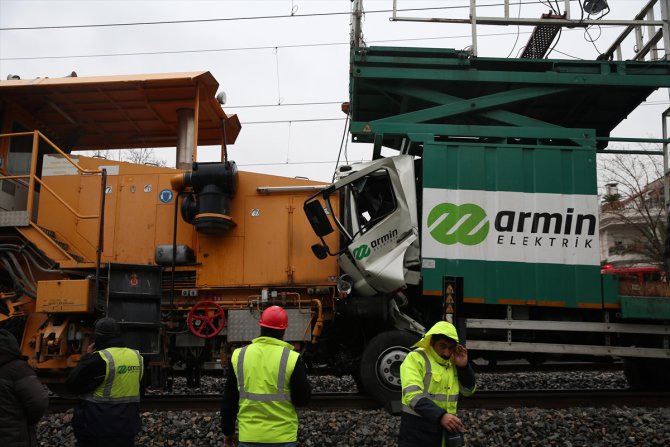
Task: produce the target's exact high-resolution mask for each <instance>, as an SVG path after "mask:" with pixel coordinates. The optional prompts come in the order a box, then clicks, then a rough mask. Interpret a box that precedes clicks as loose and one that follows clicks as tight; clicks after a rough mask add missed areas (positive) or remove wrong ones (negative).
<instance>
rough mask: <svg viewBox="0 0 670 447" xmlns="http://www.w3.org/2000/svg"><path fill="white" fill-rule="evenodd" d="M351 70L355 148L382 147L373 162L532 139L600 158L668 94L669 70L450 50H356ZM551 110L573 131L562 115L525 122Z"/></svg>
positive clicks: (663, 66)
mask: <svg viewBox="0 0 670 447" xmlns="http://www.w3.org/2000/svg"><path fill="white" fill-rule="evenodd" d="M351 63H352V67H351V83H350V95H351V98H350V100H351V113H352V121H351V125H350V131H351V133H352V136H353V138H354V140H355V141H361V142H372V143H374V150H373V155H374V158H378V157H379V156H380V155H381V148H382V146H388V147H392V148H396V149H397V148H399V146H400V141H401V140H402V139H403V138H404V139H406V140H407V141H411V142H412V143H413V144H414V145H420V144H421V143H423V142H427V141H435V140H436V139H437V138H440V137H445V138H452V137H468V138H500V139H501V140H503V139H515V138H516V139H528V138H534V139H537V142H538V144H541V142H542V141H544V142H545V143H548V144H545V145H547V146H549V145H553V144H564V140H568V142H569V144H573V145H574V146H576V147H578V146H585V147H588V146H591V145H592V143H593V141H594V138H597V141H598V145H599V146H598V147H599V149H601V150H602V149H603V148H604V147H606V145H607V143H608V141H607V139H608V137H609V132H610V131H611V130H612V129H613V128H614V127H616V125H617V124H618V123H619V122H620V121H621V120H622V119H623V118H625V116H627V115H628V113H630V111H632V110H633V109H634V108H635V107H637V105H639V103H640V102H641V101H643V100H644V99H645V98H646V97H647V96H648V95H649V94H650V93H651V92H652V91H654V90H655V89H657V88H659V87H670V76H668V75H670V63H668V62H665V61H659V62H654V63H648V62H644V63H641V62H630V61H627V62H612V61H566V60H519V59H499V58H469V57H468V54H467V53H465V52H460V51H456V50H450V49H431V48H398V47H370V48H353V49H352V53H351ZM594 97H597V98H600V99H602V100H603V103H605V101H609V102H608V103H605V104H603V109H604V111H605V112H608V113H600V115H602V117H601V116H598V114H590V113H588V112H589V110H591V109H590V107H592V106H593V105H594V104H593V103H597V102H598V101H592V99H593V98H594ZM614 98H616V100H615V101H613V99H614ZM412 102H414V103H415V104H414V105H412V104H411V103H412ZM580 102H582V104H580ZM583 103H587V104H583ZM375 107H377V108H378V109H379V110H375ZM552 107H555V108H560V110H564V112H565V114H566V115H569V116H570V118H571V120H570V121H571V123H572V124H571V125H566V124H564V123H561V122H556V121H561V118H562V117H561V116H560V115H556V113H547V116H548V117H549V118H553V120H552V119H541V118H538V117H537V116H533V115H537V113H525V112H535V111H537V110H541V109H542V108H545V109H547V110H549V109H550V108H552ZM617 107H618V109H616V108H617ZM514 109H517V110H514ZM519 110H522V111H523V112H524V113H520V112H519ZM580 114H582V115H584V118H589V119H591V118H594V116H592V115H596V116H595V118H596V120H593V119H591V120H590V121H589V119H582V118H581V117H580V116H579V115H580ZM540 115H542V113H540ZM601 118H602V122H600V121H599V120H601ZM580 121H584V124H583V125H579V122H580ZM575 123H577V125H575ZM594 124H597V126H596V125H594ZM415 147H416V146H415Z"/></svg>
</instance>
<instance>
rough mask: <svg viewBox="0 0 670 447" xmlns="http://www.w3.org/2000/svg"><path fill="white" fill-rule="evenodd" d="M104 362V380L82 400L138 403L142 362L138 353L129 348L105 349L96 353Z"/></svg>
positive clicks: (142, 371) (142, 368)
mask: <svg viewBox="0 0 670 447" xmlns="http://www.w3.org/2000/svg"><path fill="white" fill-rule="evenodd" d="M97 353H98V354H99V355H100V357H102V359H103V360H104V361H105V363H106V365H107V369H106V371H105V378H104V380H103V381H102V383H101V384H100V386H98V387H97V388H96V389H95V390H94V391H93V392H92V393H91V394H87V395H85V396H84V399H86V400H89V401H92V402H98V403H112V404H114V403H126V402H139V401H140V381H141V380H142V375H143V373H144V361H143V359H142V356H141V355H140V353H139V352H138V351H135V350H134V349H129V348H107V349H103V350H101V351H98V352H97Z"/></svg>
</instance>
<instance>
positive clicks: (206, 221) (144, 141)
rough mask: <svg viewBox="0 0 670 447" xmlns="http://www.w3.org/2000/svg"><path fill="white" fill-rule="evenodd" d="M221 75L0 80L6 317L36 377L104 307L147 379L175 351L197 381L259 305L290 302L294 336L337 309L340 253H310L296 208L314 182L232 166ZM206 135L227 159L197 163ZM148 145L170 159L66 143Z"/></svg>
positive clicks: (317, 329)
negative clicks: (130, 157)
mask: <svg viewBox="0 0 670 447" xmlns="http://www.w3.org/2000/svg"><path fill="white" fill-rule="evenodd" d="M217 88H218V83H217V82H216V80H215V79H214V77H213V76H212V75H211V74H210V73H209V72H197V73H176V74H161V75H142V76H113V77H93V78H79V77H69V78H63V79H48V78H47V79H36V80H35V79H31V80H8V81H1V82H0V123H1V125H2V127H1V129H0V170H1V177H0V325H1V326H2V327H5V328H7V329H9V330H11V331H12V332H14V333H15V335H16V336H17V337H18V338H19V339H20V340H21V351H22V353H23V354H25V355H27V356H28V357H29V361H30V364H31V365H32V366H33V367H34V368H35V369H36V370H37V371H38V373H39V374H40V375H41V376H42V377H43V378H44V379H45V380H47V381H52V382H61V381H62V380H63V378H64V377H65V375H66V373H67V371H68V368H71V367H72V366H74V365H75V364H76V362H77V361H78V359H79V358H80V356H81V354H82V353H83V352H84V349H85V348H86V346H87V345H88V344H89V343H91V342H92V327H93V323H94V322H95V320H96V319H97V318H100V317H102V316H111V317H114V318H116V319H117V320H118V321H119V322H120V324H121V325H122V328H123V336H124V338H125V341H126V342H127V343H128V345H129V346H131V347H134V348H137V349H139V350H140V351H141V352H142V353H143V354H145V356H146V357H147V358H148V359H150V362H148V363H149V364H150V365H151V367H150V368H151V370H150V373H152V379H153V381H154V383H160V382H163V381H164V379H165V372H166V371H167V370H168V369H169V368H170V367H172V366H174V365H182V366H184V367H185V368H186V369H187V371H188V372H189V374H188V377H189V384H191V385H195V384H197V382H198V380H199V377H200V370H201V369H200V367H201V366H202V364H203V363H204V362H206V361H209V360H218V358H222V359H224V360H225V359H226V354H227V353H229V352H230V351H231V349H232V348H233V347H235V346H236V345H239V344H242V343H246V342H248V341H249V340H251V339H252V338H253V337H255V336H257V334H258V332H259V331H258V323H257V322H258V318H259V315H260V312H261V311H262V309H263V308H265V307H266V306H269V305H272V304H280V305H282V306H284V307H285V308H286V309H287V311H288V313H289V318H290V326H289V330H288V333H287V336H286V337H287V340H288V341H291V342H294V343H295V344H296V346H297V347H298V349H300V350H304V349H305V347H306V346H307V345H310V344H316V343H318V342H319V338H320V336H321V334H322V331H323V328H324V325H326V324H327V323H328V322H329V321H331V320H332V319H333V316H334V315H333V302H334V300H335V299H337V298H339V295H337V293H336V287H335V286H336V283H337V274H338V266H337V264H336V261H335V260H331V261H328V262H319V263H316V262H314V259H313V257H312V255H311V250H310V246H311V245H312V244H315V243H317V242H318V237H317V236H316V235H314V233H313V232H312V231H311V229H310V224H309V222H308V221H307V218H306V217H305V215H304V213H303V212H302V205H303V202H304V201H305V199H306V198H307V197H309V195H311V194H313V193H314V192H315V191H317V190H319V189H320V188H323V185H322V184H320V183H317V182H313V181H308V180H301V179H294V178H283V177H277V176H271V175H262V174H255V173H248V172H239V171H238V170H237V167H236V165H235V163H234V162H233V161H230V160H228V159H227V155H226V148H227V147H228V145H231V144H233V143H234V142H235V140H236V138H237V136H238V134H239V132H240V123H239V120H238V118H237V116H236V115H227V114H226V113H224V111H223V110H222V107H221V104H219V102H218V101H217V100H216V99H215V95H216V90H217ZM203 145H217V146H220V147H221V161H220V162H207V163H201V162H198V161H197V147H198V146H203ZM147 147H151V148H163V147H171V148H174V147H176V148H177V150H176V154H177V166H178V168H177V169H173V168H166V167H158V166H150V165H146V164H133V163H126V162H121V161H114V160H109V159H104V158H97V157H84V156H80V155H73V154H72V151H79V150H108V149H121V148H123V149H131V148H147ZM271 149H272V148H267V150H271ZM158 150H160V149H158ZM332 242H333V243H334V242H335V240H333V241H332ZM306 254H307V255H306Z"/></svg>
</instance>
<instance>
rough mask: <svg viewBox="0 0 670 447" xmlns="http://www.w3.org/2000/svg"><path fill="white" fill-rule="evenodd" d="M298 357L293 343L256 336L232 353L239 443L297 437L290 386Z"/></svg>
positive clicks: (293, 439)
mask: <svg viewBox="0 0 670 447" xmlns="http://www.w3.org/2000/svg"><path fill="white" fill-rule="evenodd" d="M298 357H299V355H298V353H297V352H295V351H293V346H291V345H290V344H288V343H286V342H284V341H282V340H278V339H276V338H272V337H258V338H255V339H254V340H252V341H251V344H250V345H247V346H245V347H243V348H238V349H236V350H235V351H234V352H233V356H232V358H231V363H232V366H233V370H234V371H235V376H236V377H237V387H238V389H239V392H240V407H239V410H238V414H237V424H238V429H239V439H240V441H241V442H267V443H281V442H294V441H296V440H297V439H298V414H297V413H296V411H295V407H294V406H293V404H292V403H291V390H290V388H289V383H290V381H291V375H292V374H293V370H294V368H295V364H296V362H297V361H298Z"/></svg>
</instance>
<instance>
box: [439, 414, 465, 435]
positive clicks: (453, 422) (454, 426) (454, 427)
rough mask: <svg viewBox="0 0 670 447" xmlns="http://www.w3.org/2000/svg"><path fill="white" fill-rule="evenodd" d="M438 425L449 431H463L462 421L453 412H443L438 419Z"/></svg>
mask: <svg viewBox="0 0 670 447" xmlns="http://www.w3.org/2000/svg"><path fill="white" fill-rule="evenodd" d="M440 425H441V426H442V427H443V428H444V429H445V430H447V431H450V432H458V431H463V422H461V420H460V419H458V417H456V416H454V415H453V414H449V413H444V414H443V415H442V418H441V419H440Z"/></svg>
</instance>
